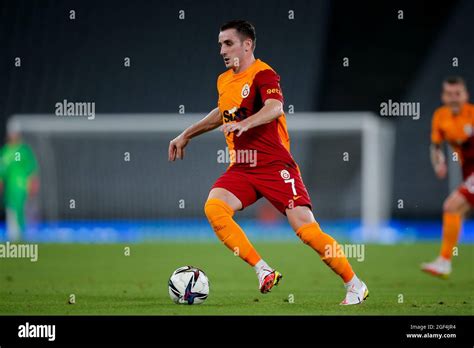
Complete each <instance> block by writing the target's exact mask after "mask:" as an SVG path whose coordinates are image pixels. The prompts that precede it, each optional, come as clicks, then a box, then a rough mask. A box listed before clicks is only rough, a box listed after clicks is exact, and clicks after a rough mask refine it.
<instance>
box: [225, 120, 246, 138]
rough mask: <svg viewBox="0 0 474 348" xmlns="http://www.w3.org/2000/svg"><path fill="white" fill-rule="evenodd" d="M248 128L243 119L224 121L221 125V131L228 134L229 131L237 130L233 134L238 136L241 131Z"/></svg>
mask: <svg viewBox="0 0 474 348" xmlns="http://www.w3.org/2000/svg"><path fill="white" fill-rule="evenodd" d="M248 130H249V126H247V123H246V122H245V120H244V121H241V122H230V123H226V124H224V125H223V126H222V131H223V132H224V133H225V134H226V135H228V134H229V133H231V132H237V133H236V134H235V135H237V136H238V137H240V135H241V134H242V133H243V132H246V131H248Z"/></svg>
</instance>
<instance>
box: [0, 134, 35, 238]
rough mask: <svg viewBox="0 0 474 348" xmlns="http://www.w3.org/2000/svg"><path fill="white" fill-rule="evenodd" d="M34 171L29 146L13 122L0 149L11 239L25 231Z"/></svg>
mask: <svg viewBox="0 0 474 348" xmlns="http://www.w3.org/2000/svg"><path fill="white" fill-rule="evenodd" d="M37 171H38V164H37V161H36V158H35V155H34V153H33V150H31V148H30V147H29V146H28V145H27V144H25V143H23V142H22V140H21V137H20V133H19V132H18V131H17V130H16V129H15V126H13V128H11V129H9V132H8V141H7V144H5V145H4V146H3V147H2V148H1V149H0V188H3V190H4V202H5V210H6V218H7V236H8V240H9V241H11V242H16V241H19V240H20V239H21V237H22V234H23V232H24V231H25V225H26V222H25V208H26V203H27V199H28V196H32V195H35V194H36V193H37V192H38V189H39V180H38V176H37Z"/></svg>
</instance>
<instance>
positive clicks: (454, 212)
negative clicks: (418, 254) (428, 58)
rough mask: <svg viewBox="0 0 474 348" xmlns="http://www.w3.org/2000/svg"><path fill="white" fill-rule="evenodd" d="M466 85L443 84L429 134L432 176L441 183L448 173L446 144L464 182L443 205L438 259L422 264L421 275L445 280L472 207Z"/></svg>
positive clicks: (471, 114) (473, 132) (472, 143)
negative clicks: (456, 161)
mask: <svg viewBox="0 0 474 348" xmlns="http://www.w3.org/2000/svg"><path fill="white" fill-rule="evenodd" d="M468 98H469V95H468V92H467V88H466V83H465V82H464V80H463V79H462V78H461V77H459V76H454V77H448V78H447V79H445V80H444V81H443V90H442V94H441V100H442V102H443V104H444V105H443V106H441V107H439V108H438V109H436V110H435V112H434V115H433V121H432V130H431V143H432V144H431V163H432V164H433V169H434V171H435V173H436V176H437V177H438V178H440V179H444V178H445V177H446V174H447V172H448V167H447V165H446V159H445V157H444V154H443V150H442V147H441V145H442V144H443V142H445V141H446V142H447V143H449V144H450V145H451V146H452V147H453V149H454V151H455V153H454V154H455V155H456V156H457V157H458V159H459V162H460V163H461V168H462V175H463V180H464V182H463V183H462V184H461V185H460V186H459V187H458V188H457V189H456V190H455V191H454V192H452V193H451V194H450V195H449V196H448V198H446V200H445V201H444V204H443V239H442V243H441V251H440V254H439V256H438V258H437V259H436V260H435V261H433V262H430V263H423V264H422V265H421V269H422V270H423V271H425V272H428V273H430V274H433V275H435V276H440V277H442V278H447V277H448V276H449V274H450V273H451V258H452V256H453V249H454V247H455V246H456V244H457V242H458V239H459V233H460V231H461V226H462V220H463V217H464V216H465V214H466V213H467V212H468V211H469V210H470V209H472V208H473V207H474V105H473V104H469V103H468Z"/></svg>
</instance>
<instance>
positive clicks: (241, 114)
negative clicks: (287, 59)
mask: <svg viewBox="0 0 474 348" xmlns="http://www.w3.org/2000/svg"><path fill="white" fill-rule="evenodd" d="M217 90H218V93H219V101H218V107H219V110H220V112H221V114H222V118H223V123H228V122H240V121H242V120H244V119H245V118H247V117H249V116H252V115H254V114H255V113H257V112H258V111H259V110H260V109H261V108H262V107H263V105H264V103H265V101H266V100H267V99H277V100H279V101H281V102H282V103H283V93H282V90H281V87H280V76H278V75H277V73H276V72H275V71H274V70H273V69H272V68H271V67H270V66H269V65H268V64H266V63H264V62H262V61H261V60H260V59H256V60H255V61H254V62H253V63H252V64H251V65H250V66H249V67H248V68H247V69H246V70H245V71H243V72H240V73H234V71H233V70H232V69H229V70H227V71H226V72H224V73H222V74H221V75H219V77H218V79H217ZM226 142H227V146H228V147H229V152H231V151H233V152H234V153H237V154H238V153H239V152H241V153H245V152H246V151H253V153H255V154H256V156H257V158H256V165H257V166H264V165H268V164H271V163H273V162H283V163H285V164H290V165H293V166H296V163H295V162H294V160H293V157H292V156H291V154H290V137H289V135H288V130H287V128H286V119H285V114H284V113H283V114H282V115H281V116H279V117H278V118H277V119H275V120H273V121H271V122H269V123H267V124H263V125H260V126H257V127H254V128H251V129H249V130H248V131H246V132H244V133H242V134H241V135H240V136H239V137H237V136H236V135H235V134H234V133H233V132H231V133H229V134H228V135H226ZM239 158H245V156H235V157H234V159H233V160H231V166H249V163H248V162H246V161H242V160H239Z"/></svg>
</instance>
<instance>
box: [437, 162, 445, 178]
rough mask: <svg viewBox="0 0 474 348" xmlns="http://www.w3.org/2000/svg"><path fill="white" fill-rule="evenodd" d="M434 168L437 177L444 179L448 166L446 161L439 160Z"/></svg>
mask: <svg viewBox="0 0 474 348" xmlns="http://www.w3.org/2000/svg"><path fill="white" fill-rule="evenodd" d="M434 170H435V173H436V176H437V177H438V179H444V178H445V177H446V175H447V174H448V166H447V165H446V162H439V163H438V164H437V165H436V167H435V168H434Z"/></svg>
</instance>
